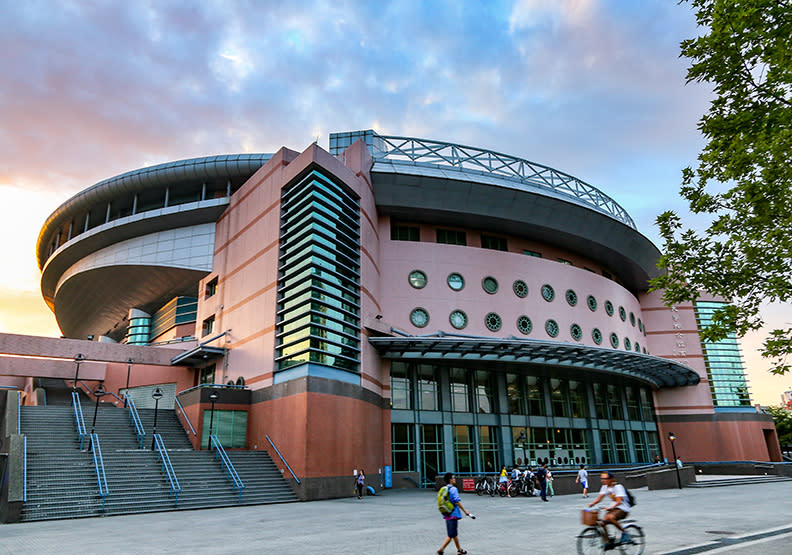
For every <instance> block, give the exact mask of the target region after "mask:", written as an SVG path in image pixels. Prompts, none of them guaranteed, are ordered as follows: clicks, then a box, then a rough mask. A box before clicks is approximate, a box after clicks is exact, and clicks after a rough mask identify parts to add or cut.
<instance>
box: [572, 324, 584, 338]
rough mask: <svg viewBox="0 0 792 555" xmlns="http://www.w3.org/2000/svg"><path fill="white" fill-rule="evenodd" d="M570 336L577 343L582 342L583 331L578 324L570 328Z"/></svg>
mask: <svg viewBox="0 0 792 555" xmlns="http://www.w3.org/2000/svg"><path fill="white" fill-rule="evenodd" d="M569 334H570V335H571V336H572V339H574V340H575V341H580V338H581V337H583V330H582V329H580V326H578V325H577V324H572V326H570V328H569Z"/></svg>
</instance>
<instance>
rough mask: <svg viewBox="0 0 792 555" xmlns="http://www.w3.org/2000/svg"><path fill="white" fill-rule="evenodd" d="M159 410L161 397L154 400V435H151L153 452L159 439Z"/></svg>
mask: <svg viewBox="0 0 792 555" xmlns="http://www.w3.org/2000/svg"><path fill="white" fill-rule="evenodd" d="M157 410H159V397H156V398H155V399H154V433H152V434H151V450H152V451H153V450H154V443H155V441H156V437H157Z"/></svg>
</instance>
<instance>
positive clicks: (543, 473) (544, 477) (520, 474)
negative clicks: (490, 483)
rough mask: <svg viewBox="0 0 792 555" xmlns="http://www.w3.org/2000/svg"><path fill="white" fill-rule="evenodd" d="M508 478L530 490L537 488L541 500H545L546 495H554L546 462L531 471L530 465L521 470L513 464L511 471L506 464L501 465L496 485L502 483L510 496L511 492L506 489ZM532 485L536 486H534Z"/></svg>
mask: <svg viewBox="0 0 792 555" xmlns="http://www.w3.org/2000/svg"><path fill="white" fill-rule="evenodd" d="M509 480H512V481H514V482H521V483H522V484H524V485H525V486H527V487H529V488H531V489H532V490H533V489H537V490H539V493H538V494H539V496H540V497H541V498H542V501H547V496H548V495H549V496H550V497H553V496H554V495H555V490H553V473H552V472H551V471H550V469H549V468H547V463H542V464H541V465H540V466H539V468H537V469H536V472H533V471H532V470H531V468H530V467H529V468H526V469H525V470H523V471H521V470H520V469H519V467H517V466H515V467H514V468H513V469H512V471H511V472H508V471H507V470H506V466H503V467H502V468H501V471H500V476H499V478H498V485H504V486H505V487H506V488H507V489H506V491H507V492H508V496H509V497H511V493H510V492H509V489H508V482H509ZM534 486H536V487H535V488H534Z"/></svg>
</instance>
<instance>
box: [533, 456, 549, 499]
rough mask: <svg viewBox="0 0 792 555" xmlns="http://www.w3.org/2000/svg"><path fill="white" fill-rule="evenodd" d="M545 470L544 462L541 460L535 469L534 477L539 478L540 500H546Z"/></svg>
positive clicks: (545, 464)
mask: <svg viewBox="0 0 792 555" xmlns="http://www.w3.org/2000/svg"><path fill="white" fill-rule="evenodd" d="M547 472H548V471H547V463H546V462H543V463H542V466H540V467H539V469H538V470H537V471H536V479H537V480H539V491H540V493H539V495H541V497H542V501H547Z"/></svg>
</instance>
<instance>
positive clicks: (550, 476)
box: [547, 468, 555, 497]
mask: <svg viewBox="0 0 792 555" xmlns="http://www.w3.org/2000/svg"><path fill="white" fill-rule="evenodd" d="M547 494H548V495H549V496H550V497H555V490H554V489H553V473H552V472H550V469H549V468H548V469H547Z"/></svg>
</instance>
